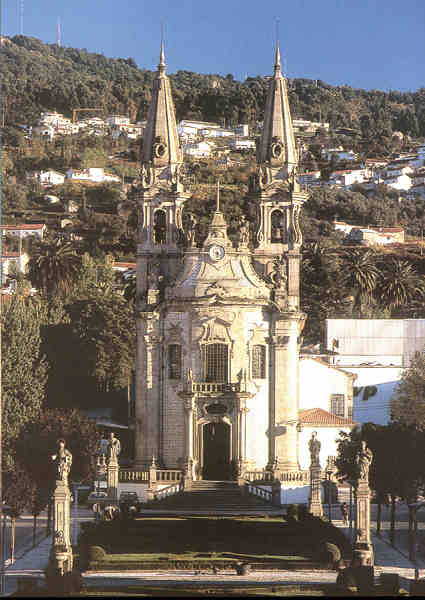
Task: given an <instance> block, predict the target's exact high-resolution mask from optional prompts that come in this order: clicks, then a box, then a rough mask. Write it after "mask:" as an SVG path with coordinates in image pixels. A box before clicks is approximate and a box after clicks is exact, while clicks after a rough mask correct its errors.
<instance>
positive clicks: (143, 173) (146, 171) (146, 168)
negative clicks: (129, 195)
mask: <svg viewBox="0 0 425 600" xmlns="http://www.w3.org/2000/svg"><path fill="white" fill-rule="evenodd" d="M140 181H141V183H142V187H143V188H145V189H147V188H149V187H151V186H152V185H153V184H154V183H155V171H154V169H153V167H152V163H142V166H141V168H140Z"/></svg>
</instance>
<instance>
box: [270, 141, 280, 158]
mask: <svg viewBox="0 0 425 600" xmlns="http://www.w3.org/2000/svg"><path fill="white" fill-rule="evenodd" d="M282 153H283V145H282V143H281V142H280V141H278V142H273V144H272V145H271V155H272V157H273V158H280V157H281V156H282Z"/></svg>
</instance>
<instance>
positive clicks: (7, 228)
mask: <svg viewBox="0 0 425 600" xmlns="http://www.w3.org/2000/svg"><path fill="white" fill-rule="evenodd" d="M1 230H2V233H3V235H16V236H17V237H20V238H25V237H28V236H30V235H37V236H38V237H39V238H40V239H43V236H44V234H45V233H46V231H47V226H46V224H45V223H22V224H19V225H1Z"/></svg>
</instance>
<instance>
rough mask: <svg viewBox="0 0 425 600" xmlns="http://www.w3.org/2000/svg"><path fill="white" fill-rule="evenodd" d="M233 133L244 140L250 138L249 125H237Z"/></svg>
mask: <svg viewBox="0 0 425 600" xmlns="http://www.w3.org/2000/svg"><path fill="white" fill-rule="evenodd" d="M233 133H234V134H235V135H236V136H238V137H242V138H246V137H248V136H249V125H247V124H241V125H237V126H236V127H234V128H233Z"/></svg>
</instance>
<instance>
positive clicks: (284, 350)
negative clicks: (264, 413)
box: [268, 312, 303, 472]
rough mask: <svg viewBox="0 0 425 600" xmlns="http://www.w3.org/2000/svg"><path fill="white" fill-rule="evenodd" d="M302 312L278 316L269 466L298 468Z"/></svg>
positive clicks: (273, 363)
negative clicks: (299, 337)
mask: <svg viewBox="0 0 425 600" xmlns="http://www.w3.org/2000/svg"><path fill="white" fill-rule="evenodd" d="M302 324H303V315H302V314H301V313H296V312H295V313H294V312H292V313H289V312H288V313H287V312H281V313H279V314H278V315H276V316H275V322H274V335H273V338H272V340H273V344H272V357H271V358H272V365H271V388H270V447H269V461H268V464H269V465H274V468H275V470H276V471H278V472H280V471H298V470H299V463H298V429H297V425H298V363H299V355H298V336H299V332H300V330H301V328H302Z"/></svg>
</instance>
